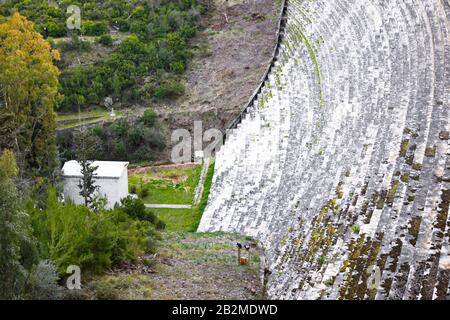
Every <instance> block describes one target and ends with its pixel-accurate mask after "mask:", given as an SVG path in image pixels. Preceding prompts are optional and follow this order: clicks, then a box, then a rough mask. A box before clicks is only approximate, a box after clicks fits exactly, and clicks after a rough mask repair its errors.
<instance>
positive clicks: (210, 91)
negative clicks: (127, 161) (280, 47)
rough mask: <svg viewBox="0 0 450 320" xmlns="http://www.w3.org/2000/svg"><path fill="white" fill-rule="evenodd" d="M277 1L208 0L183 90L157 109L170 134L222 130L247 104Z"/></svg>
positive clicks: (272, 40)
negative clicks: (197, 128) (197, 124)
mask: <svg viewBox="0 0 450 320" xmlns="http://www.w3.org/2000/svg"><path fill="white" fill-rule="evenodd" d="M280 6H281V1H280V0H229V1H224V0H212V1H211V6H210V14H209V15H208V16H206V17H205V18H204V21H203V25H204V27H205V29H204V30H203V31H202V32H200V33H199V34H198V36H197V37H195V38H194V39H193V43H192V44H193V45H194V46H195V47H196V48H197V50H196V51H197V54H196V55H195V57H194V60H193V62H192V63H191V64H190V66H189V69H188V71H187V74H186V93H185V95H183V96H181V97H180V98H178V99H177V100H176V101H173V102H168V103H166V104H162V105H160V106H158V107H156V108H157V112H158V113H159V114H161V116H162V118H163V119H164V120H165V124H166V125H167V129H168V132H167V134H166V136H167V144H168V146H170V132H171V131H172V130H174V129H178V128H185V129H188V130H189V131H191V132H192V130H193V123H194V121H195V120H201V121H203V129H204V130H207V129H209V128H217V129H219V130H224V129H225V128H226V127H227V125H228V124H229V123H230V122H231V120H232V119H234V118H235V117H236V116H237V115H238V114H239V112H240V110H241V109H242V108H243V106H244V105H245V104H246V103H247V102H248V100H249V99H250V97H251V95H252V93H253V92H254V90H255V89H256V87H257V86H258V84H259V81H260V79H261V77H262V75H263V73H264V71H265V69H266V68H267V65H268V63H269V62H270V59H271V55H272V52H273V49H274V47H275V45H276V38H277V37H276V33H277V22H278V15H279V10H280Z"/></svg>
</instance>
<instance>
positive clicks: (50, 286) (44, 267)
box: [29, 260, 60, 300]
mask: <svg viewBox="0 0 450 320" xmlns="http://www.w3.org/2000/svg"><path fill="white" fill-rule="evenodd" d="M58 279H59V276H58V270H57V268H56V266H55V264H54V263H53V262H52V261H50V260H43V261H41V262H39V264H38V265H37V266H36V267H35V268H34V270H33V272H32V273H31V274H30V277H29V298H30V299H33V300H53V299H57V298H58V297H59V291H60V287H59V286H58Z"/></svg>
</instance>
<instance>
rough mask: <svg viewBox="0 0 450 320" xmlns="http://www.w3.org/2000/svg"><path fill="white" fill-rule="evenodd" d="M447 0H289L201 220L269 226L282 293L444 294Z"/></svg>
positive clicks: (274, 287) (449, 224)
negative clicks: (276, 44)
mask: <svg viewBox="0 0 450 320" xmlns="http://www.w3.org/2000/svg"><path fill="white" fill-rule="evenodd" d="M449 16H450V5H449V3H448V2H447V1H439V0H426V1H424V0H420V1H419V0H417V1H416V0H409V1H403V0H402V1H371V2H370V3H369V2H366V1H362V2H360V1H356V2H355V1H347V0H346V1H322V0H317V1H299V0H291V1H288V11H287V26H286V30H285V32H284V39H283V41H282V43H281V47H280V49H281V50H280V54H279V56H278V60H277V62H276V64H275V67H274V68H273V69H272V72H271V74H270V76H269V79H268V80H267V81H266V82H265V85H264V88H263V90H262V92H261V93H260V94H259V95H258V96H257V97H256V99H255V101H254V104H253V106H252V107H251V108H250V109H249V110H248V113H247V114H246V115H245V117H244V119H243V120H242V122H241V123H240V125H239V126H238V127H237V128H236V129H234V130H232V131H231V132H230V133H229V134H228V136H227V142H226V143H225V145H224V147H223V148H222V149H221V151H220V152H219V154H218V155H217V158H216V167H215V175H214V179H213V187H212V189H211V193H210V197H209V203H208V206H207V208H206V210H205V213H204V215H203V218H202V221H201V224H200V227H199V231H202V232H203V231H225V232H237V233H241V234H246V235H250V236H253V237H255V238H257V239H259V240H260V241H261V242H262V244H263V246H264V248H265V250H266V258H267V259H268V262H267V265H266V266H265V267H266V268H268V269H269V270H270V271H271V276H270V280H269V284H268V286H269V288H268V295H269V297H270V298H274V299H410V300H415V299H446V298H447V294H448V291H449V290H448V289H449V278H450V277H449V274H450V268H449V261H450V250H449V249H450V248H449V240H450V238H449V237H450V216H449V214H448V212H449V202H450V198H449V195H450V162H449V159H450V158H449V156H448V155H449V154H450V152H449V150H450V145H449V132H450V108H449V101H450V91H449V88H450V80H449V79H450V78H449V76H448V75H449V64H448V59H447V57H448V53H449V52H450V41H449V39H450V38H449V32H450V28H449Z"/></svg>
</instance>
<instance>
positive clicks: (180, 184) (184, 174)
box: [128, 166, 202, 204]
mask: <svg viewBox="0 0 450 320" xmlns="http://www.w3.org/2000/svg"><path fill="white" fill-rule="evenodd" d="M201 170H202V168H201V166H197V167H196V168H194V169H184V170H170V171H161V172H147V173H145V174H142V175H133V176H130V177H129V179H128V181H129V186H130V192H133V191H134V189H135V190H136V192H137V193H138V194H141V195H143V197H142V200H143V201H144V202H145V203H150V204H192V202H193V200H194V191H195V188H196V187H197V184H198V181H199V180H200V174H201ZM143 191H144V193H142V192H143Z"/></svg>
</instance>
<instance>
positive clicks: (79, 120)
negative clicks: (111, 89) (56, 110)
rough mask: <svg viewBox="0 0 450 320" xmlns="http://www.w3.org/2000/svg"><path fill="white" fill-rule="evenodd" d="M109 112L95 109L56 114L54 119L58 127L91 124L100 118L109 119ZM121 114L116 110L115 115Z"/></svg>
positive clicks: (100, 119) (119, 115)
mask: <svg viewBox="0 0 450 320" xmlns="http://www.w3.org/2000/svg"><path fill="white" fill-rule="evenodd" d="M110 113H111V112H110V111H109V110H101V109H95V110H91V111H85V112H80V113H70V114H58V115H57V117H56V121H57V123H58V126H59V127H64V128H73V127H77V126H79V125H81V124H91V123H96V122H99V121H102V120H109V119H111V117H110ZM122 115H123V112H116V116H117V117H121V116H122Z"/></svg>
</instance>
